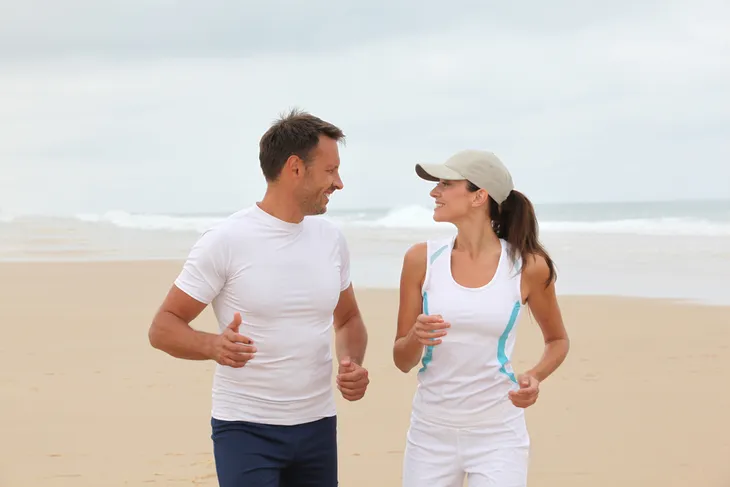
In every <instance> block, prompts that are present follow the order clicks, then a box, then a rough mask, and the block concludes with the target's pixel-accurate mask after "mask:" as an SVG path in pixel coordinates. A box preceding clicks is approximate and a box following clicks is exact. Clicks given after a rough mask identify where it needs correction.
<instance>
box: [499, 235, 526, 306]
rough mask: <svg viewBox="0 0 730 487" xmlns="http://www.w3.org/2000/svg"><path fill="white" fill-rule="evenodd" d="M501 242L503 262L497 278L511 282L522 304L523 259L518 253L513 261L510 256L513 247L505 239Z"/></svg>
mask: <svg viewBox="0 0 730 487" xmlns="http://www.w3.org/2000/svg"><path fill="white" fill-rule="evenodd" d="M500 240H501V242H502V257H501V260H502V262H501V265H500V268H501V271H500V275H499V276H497V278H498V279H499V280H501V281H506V282H509V283H510V286H511V287H512V288H513V290H514V292H515V293H516V297H517V299H518V300H519V301H520V302H522V298H521V296H522V285H521V282H522V257H521V256H520V254H519V252H517V254H516V255H515V258H514V260H513V259H512V258H511V256H510V254H511V252H510V249H511V246H510V244H509V242H507V241H506V240H504V239H500Z"/></svg>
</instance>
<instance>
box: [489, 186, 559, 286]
mask: <svg viewBox="0 0 730 487" xmlns="http://www.w3.org/2000/svg"><path fill="white" fill-rule="evenodd" d="M489 215H490V218H491V220H492V228H493V229H494V232H495V233H496V234H497V236H498V237H499V238H502V239H504V240H506V241H507V242H509V244H510V253H511V255H510V257H511V258H512V261H513V262H514V261H515V260H516V257H517V254H518V253H519V255H520V257H522V263H523V266H524V265H525V263H526V262H527V259H528V258H530V256H531V255H541V256H542V257H544V258H545V262H546V263H547V265H548V269H549V270H550V275H549V276H548V279H547V282H546V283H545V286H546V287H547V286H548V285H549V284H550V283H551V282H552V281H553V280H554V279H555V265H554V263H553V260H552V259H551V258H550V256H549V255H548V253H547V251H546V250H545V248H544V247H543V246H542V245H541V244H540V241H539V239H538V226H537V217H536V216H535V209H534V207H533V206H532V202H531V201H530V200H529V199H528V198H527V197H526V196H525V195H524V194H522V193H520V192H519V191H517V190H512V191H511V192H510V194H509V196H507V199H506V200H504V202H503V203H502V205H499V204H497V202H496V201H495V200H494V199H492V197H491V196H490V197H489Z"/></svg>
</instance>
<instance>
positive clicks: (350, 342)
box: [334, 284, 368, 365]
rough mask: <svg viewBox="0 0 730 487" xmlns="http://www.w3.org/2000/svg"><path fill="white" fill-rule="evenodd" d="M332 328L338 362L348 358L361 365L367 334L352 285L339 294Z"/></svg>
mask: <svg viewBox="0 0 730 487" xmlns="http://www.w3.org/2000/svg"><path fill="white" fill-rule="evenodd" d="M334 327H335V347H336V349H337V360H338V362H339V361H341V360H342V359H343V358H344V357H349V358H350V360H352V361H353V362H355V363H356V364H358V365H362V364H363V361H364V360H365V350H366V348H367V345H368V333H367V329H366V328H365V323H364V321H363V319H362V315H361V314H360V309H359V307H358V305H357V299H355V291H354V289H353V287H352V284H350V286H349V287H348V288H347V289H345V290H344V291H342V292H341V293H340V299H339V301H338V303H337V306H336V307H335V311H334Z"/></svg>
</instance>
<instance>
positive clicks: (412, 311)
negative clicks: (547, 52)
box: [393, 151, 568, 487]
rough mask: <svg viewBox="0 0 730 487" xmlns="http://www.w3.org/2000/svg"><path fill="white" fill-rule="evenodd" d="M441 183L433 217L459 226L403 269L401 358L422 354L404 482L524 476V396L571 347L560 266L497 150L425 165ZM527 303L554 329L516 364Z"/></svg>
mask: <svg viewBox="0 0 730 487" xmlns="http://www.w3.org/2000/svg"><path fill="white" fill-rule="evenodd" d="M416 173H417V174H418V175H419V176H420V177H421V178H423V179H425V180H428V181H434V182H437V183H438V184H437V185H436V187H435V188H434V189H433V190H432V191H431V196H432V197H433V198H434V200H435V203H436V207H435V210H434V215H433V217H434V220H436V221H439V222H450V223H453V224H454V225H455V226H456V228H457V234H456V236H455V237H449V238H445V239H440V240H429V241H428V242H423V243H419V244H416V245H414V246H413V247H411V248H410V249H409V250H408V251H407V252H406V255H405V258H404V262H403V270H402V273H401V288H400V308H399V311H398V331H397V335H396V340H395V344H394V347H393V359H394V361H395V364H396V365H397V367H398V368H399V369H400V370H402V371H403V372H409V371H410V370H411V369H412V368H413V367H415V366H416V365H417V364H418V362H419V361H421V363H422V364H421V368H420V369H419V371H418V383H419V384H418V389H417V391H416V394H415V397H414V399H413V410H412V414H411V424H410V428H409V430H408V437H407V445H406V450H405V458H404V464H403V485H404V486H405V487H426V486H438V487H451V486H453V487H457V486H459V487H460V486H461V485H462V484H463V480H464V477H467V478H468V485H469V487H481V486H487V485H489V486H497V487H501V486H510V487H516V486H524V485H526V483H527V466H528V455H529V446H530V438H529V435H528V432H527V428H526V425H525V417H524V408H526V407H528V406H531V405H532V404H534V403H535V401H536V400H537V396H538V390H539V385H540V383H541V382H542V381H544V380H545V379H546V378H547V377H548V376H549V375H550V374H551V373H553V372H554V371H555V369H557V368H558V366H559V365H560V364H561V363H562V362H563V360H564V359H565V356H566V355H567V353H568V337H567V334H566V331H565V328H564V326H563V321H562V317H561V313H560V309H559V307H558V303H557V300H556V297H555V286H554V281H555V269H554V266H553V262H552V260H551V259H550V257H549V255H548V253H547V252H546V251H545V249H544V248H543V247H542V246H541V245H540V243H539V241H538V232H537V222H536V218H535V213H534V210H533V207H532V204H531V203H530V201H529V200H528V199H527V198H526V197H525V196H524V195H523V194H521V193H519V192H518V191H516V190H514V187H513V184H512V177H511V175H510V173H509V171H508V170H507V169H506V168H505V166H504V165H503V164H502V162H501V161H500V160H499V159H498V158H497V157H496V156H495V155H494V154H492V153H490V152H483V151H462V152H459V153H457V154H455V155H454V156H452V157H451V158H450V159H449V160H447V161H446V162H445V163H444V164H442V165H439V164H435V165H426V164H424V165H421V164H418V165H416ZM524 306H529V308H530V311H531V312H532V314H533V315H534V316H535V318H536V321H537V322H538V324H539V326H540V328H541V330H542V334H543V336H544V340H545V351H544V354H543V356H542V358H541V359H540V361H539V362H538V363H537V364H536V365H535V366H534V367H533V368H531V369H530V370H527V371H525V372H524V373H522V374H520V375H518V376H515V373H514V372H513V371H512V367H511V364H510V356H511V354H512V350H513V348H514V343H515V323H516V322H517V319H518V318H519V315H520V312H521V310H522V308H523V307H524Z"/></svg>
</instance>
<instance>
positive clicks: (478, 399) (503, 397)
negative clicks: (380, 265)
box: [413, 237, 523, 428]
mask: <svg viewBox="0 0 730 487" xmlns="http://www.w3.org/2000/svg"><path fill="white" fill-rule="evenodd" d="M454 239H455V238H454V237H451V238H448V239H442V240H430V241H428V242H427V248H428V252H427V259H428V260H427V263H426V277H425V280H424V284H423V310H424V313H425V314H432V315H434V314H438V315H441V316H442V317H443V319H444V321H446V322H448V323H450V324H451V328H449V329H448V334H447V335H446V336H445V337H443V341H442V343H440V344H438V345H436V346H432V347H426V349H425V351H424V354H423V357H422V361H421V363H422V367H421V369H420V370H419V372H418V388H417V390H416V394H415V397H414V399H413V415H414V417H416V418H419V419H422V420H424V421H427V422H429V423H433V424H439V425H443V426H450V427H455V428H461V427H475V426H489V425H492V424H498V423H503V422H504V421H507V420H509V419H511V418H514V417H516V416H519V415H521V414H523V410H522V409H520V408H517V407H515V406H514V405H513V404H512V402H511V401H510V400H509V397H508V396H507V393H508V392H509V391H510V390H517V389H519V387H518V386H517V382H516V378H515V375H514V372H513V370H512V366H511V360H510V359H511V356H512V350H513V349H514V344H515V333H516V323H517V319H518V318H519V315H520V311H521V308H522V305H521V304H522V303H521V291H520V280H521V269H522V265H521V260H519V257H518V260H517V262H512V261H511V259H510V257H509V243H508V242H506V241H505V240H503V239H500V242H501V244H502V254H501V256H500V258H499V264H498V266H497V270H496V272H495V274H494V277H493V278H492V280H491V281H490V282H489V283H487V284H486V285H484V286H482V287H479V288H467V287H464V286H461V285H459V284H458V283H457V282H456V281H455V280H454V278H453V275H452V273H451V251H452V249H453V246H454Z"/></svg>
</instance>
